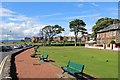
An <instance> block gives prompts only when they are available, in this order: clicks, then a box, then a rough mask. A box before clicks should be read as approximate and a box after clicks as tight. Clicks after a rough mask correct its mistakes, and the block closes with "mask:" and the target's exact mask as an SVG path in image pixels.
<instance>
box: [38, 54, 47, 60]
mask: <svg viewBox="0 0 120 80" xmlns="http://www.w3.org/2000/svg"><path fill="white" fill-rule="evenodd" d="M39 58H40V60H46V59H48V54H46V53H44V54H43V55H41V56H39Z"/></svg>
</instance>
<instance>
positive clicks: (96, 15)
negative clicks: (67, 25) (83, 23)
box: [61, 14, 101, 20]
mask: <svg viewBox="0 0 120 80" xmlns="http://www.w3.org/2000/svg"><path fill="white" fill-rule="evenodd" d="M91 17H92V18H100V17H101V15H100V14H92V15H83V16H70V17H65V18H61V19H62V20H69V19H76V18H91Z"/></svg>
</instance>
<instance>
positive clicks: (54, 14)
mask: <svg viewBox="0 0 120 80" xmlns="http://www.w3.org/2000/svg"><path fill="white" fill-rule="evenodd" d="M61 14H63V13H53V14H47V15H41V16H38V17H50V16H56V15H61Z"/></svg>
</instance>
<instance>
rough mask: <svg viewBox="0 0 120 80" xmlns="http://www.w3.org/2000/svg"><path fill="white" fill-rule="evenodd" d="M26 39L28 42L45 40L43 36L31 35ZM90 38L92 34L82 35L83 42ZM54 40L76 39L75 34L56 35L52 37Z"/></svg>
mask: <svg viewBox="0 0 120 80" xmlns="http://www.w3.org/2000/svg"><path fill="white" fill-rule="evenodd" d="M24 40H25V41H27V42H42V41H43V38H41V37H35V36H34V37H32V38H29V37H25V39H24ZM79 40H80V37H79V38H78V41H79ZM89 40H90V36H88V35H83V36H82V37H81V42H82V43H85V42H86V41H89ZM52 41H53V42H60V41H75V37H74V36H57V37H54V38H53V39H52Z"/></svg>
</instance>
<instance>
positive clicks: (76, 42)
mask: <svg viewBox="0 0 120 80" xmlns="http://www.w3.org/2000/svg"><path fill="white" fill-rule="evenodd" d="M75 46H77V34H75Z"/></svg>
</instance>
